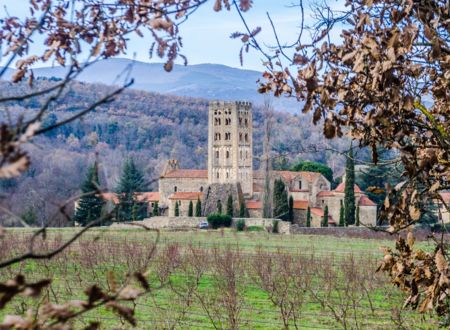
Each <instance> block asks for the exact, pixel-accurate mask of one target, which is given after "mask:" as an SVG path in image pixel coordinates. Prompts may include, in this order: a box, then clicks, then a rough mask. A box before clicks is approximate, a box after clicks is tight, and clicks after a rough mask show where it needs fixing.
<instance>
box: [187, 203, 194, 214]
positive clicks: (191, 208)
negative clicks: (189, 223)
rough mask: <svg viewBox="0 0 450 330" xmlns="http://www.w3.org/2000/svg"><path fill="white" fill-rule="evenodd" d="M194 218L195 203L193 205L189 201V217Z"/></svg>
mask: <svg viewBox="0 0 450 330" xmlns="http://www.w3.org/2000/svg"><path fill="white" fill-rule="evenodd" d="M193 216H194V203H192V201H189V209H188V217H193Z"/></svg>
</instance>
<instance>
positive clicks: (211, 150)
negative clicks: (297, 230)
mask: <svg viewBox="0 0 450 330" xmlns="http://www.w3.org/2000/svg"><path fill="white" fill-rule="evenodd" d="M252 124H253V121H252V106H251V104H250V103H248V102H224V101H213V102H210V104H209V112H208V164H207V169H206V170H194V169H183V168H182V166H181V164H180V163H179V162H178V161H177V160H169V161H168V162H167V164H166V166H165V169H164V171H163V173H161V176H160V179H159V196H158V197H159V198H158V200H159V201H158V202H159V207H160V210H161V212H162V213H163V214H165V215H168V216H174V215H175V213H174V212H175V211H174V210H175V203H178V205H179V213H180V215H187V214H188V207H189V203H190V202H191V201H192V202H193V204H194V205H195V203H196V202H197V201H198V200H201V201H202V205H203V214H204V215H207V213H209V212H211V211H213V212H214V211H216V210H215V207H216V205H217V204H218V202H219V203H222V204H223V205H225V203H226V197H227V195H228V194H232V195H233V200H234V204H235V205H234V208H235V209H239V204H240V203H245V206H246V209H247V210H248V215H249V216H250V217H258V218H259V217H262V207H263V202H262V199H263V196H262V195H263V186H264V182H265V181H266V177H267V173H263V171H260V170H258V171H255V170H254V169H253V125H252ZM275 179H281V180H283V182H284V183H285V185H286V187H287V189H288V195H289V196H292V197H293V199H294V216H295V219H294V221H295V222H297V223H299V224H304V223H305V221H306V210H307V208H308V207H309V208H310V210H311V216H312V222H311V225H312V226H320V222H321V219H322V217H323V213H324V211H323V210H324V207H325V205H327V206H328V208H329V214H330V217H329V224H330V225H333V224H336V223H337V222H338V221H339V211H340V203H341V201H342V200H343V199H344V184H341V185H339V186H338V187H337V188H336V189H335V190H331V184H330V182H329V181H328V180H327V179H326V178H325V177H324V176H323V175H321V174H320V173H314V172H292V171H272V172H271V173H270V178H269V180H270V181H271V182H272V184H273V181H274V180H275ZM355 198H356V205H359V212H360V222H361V223H362V224H366V225H376V212H377V207H376V204H375V203H374V202H372V201H371V200H370V199H369V198H368V197H367V196H366V195H365V194H364V193H363V192H361V190H360V189H359V187H357V186H356V185H355Z"/></svg>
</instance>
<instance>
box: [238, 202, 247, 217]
mask: <svg viewBox="0 0 450 330" xmlns="http://www.w3.org/2000/svg"><path fill="white" fill-rule="evenodd" d="M246 217H247V208H246V207H245V202H244V201H242V202H241V203H240V204H239V218H246Z"/></svg>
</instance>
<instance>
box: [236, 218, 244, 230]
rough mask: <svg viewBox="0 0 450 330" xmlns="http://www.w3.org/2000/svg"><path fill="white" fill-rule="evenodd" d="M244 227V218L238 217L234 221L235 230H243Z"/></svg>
mask: <svg viewBox="0 0 450 330" xmlns="http://www.w3.org/2000/svg"><path fill="white" fill-rule="evenodd" d="M244 229H245V220H244V219H239V220H238V221H236V230H237V231H244Z"/></svg>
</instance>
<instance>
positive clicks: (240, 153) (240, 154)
mask: <svg viewBox="0 0 450 330" xmlns="http://www.w3.org/2000/svg"><path fill="white" fill-rule="evenodd" d="M239 156H240V158H241V159H242V150H241V151H240V152H239Z"/></svg>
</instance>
